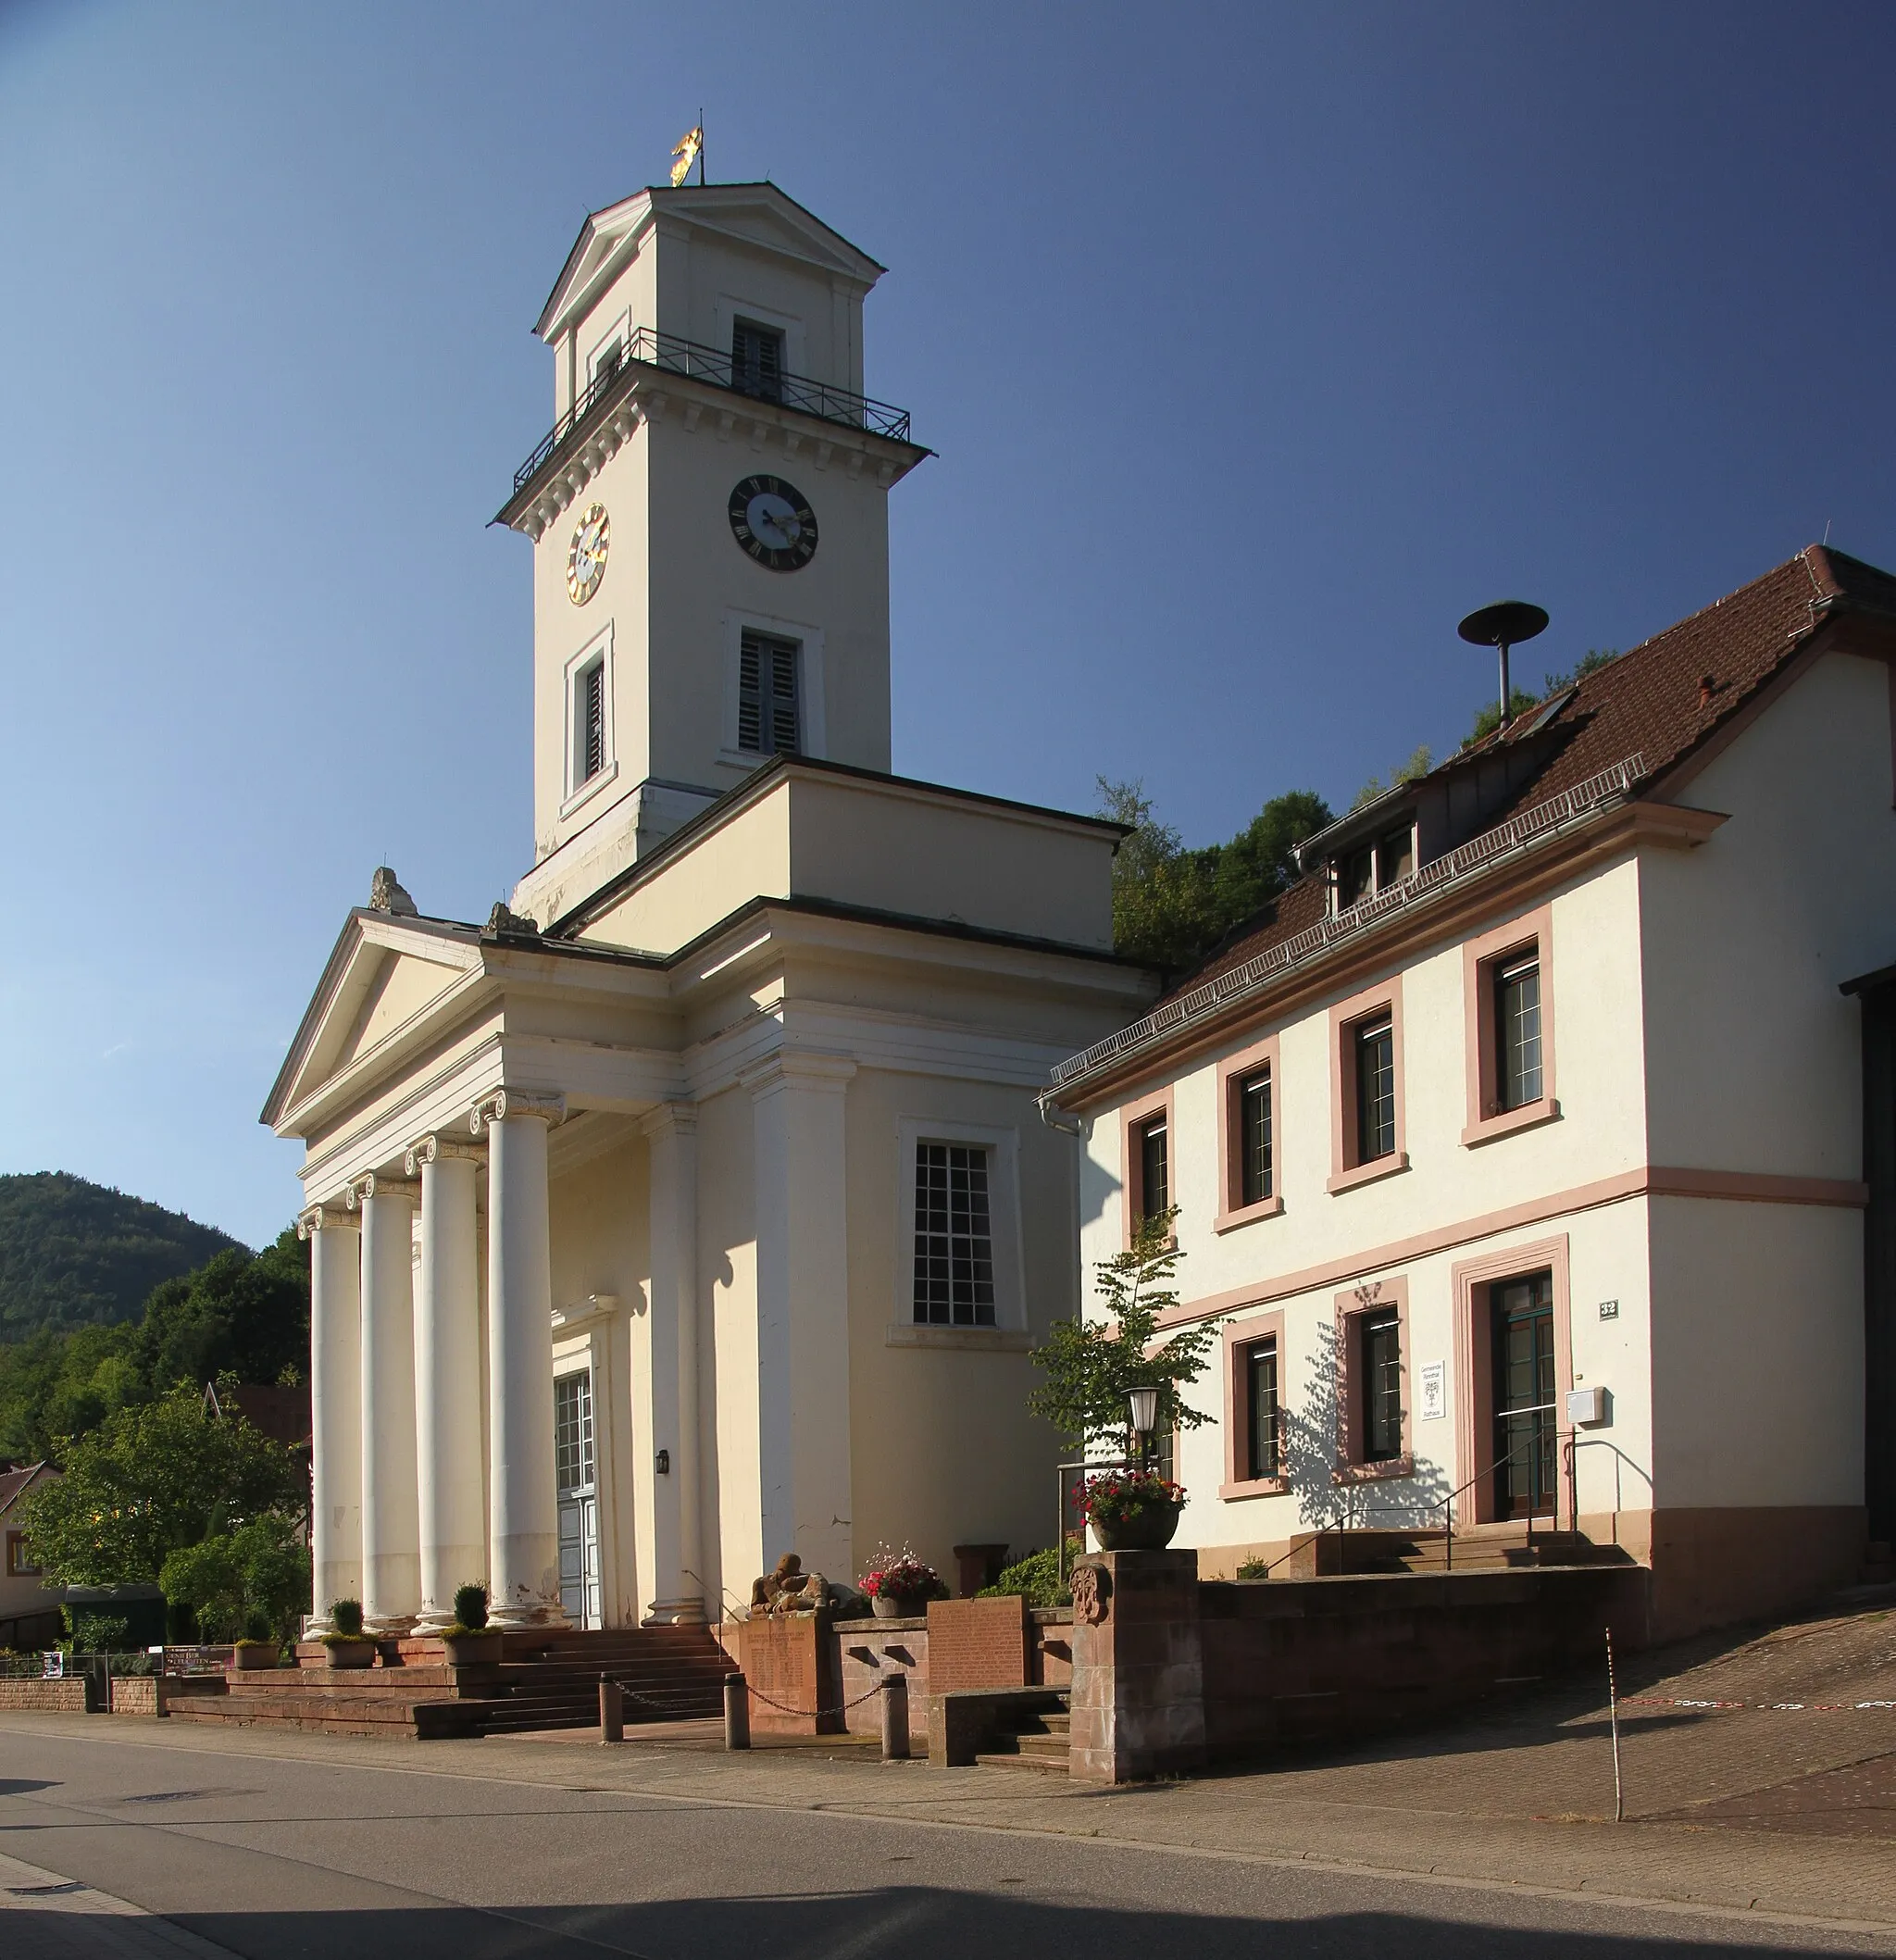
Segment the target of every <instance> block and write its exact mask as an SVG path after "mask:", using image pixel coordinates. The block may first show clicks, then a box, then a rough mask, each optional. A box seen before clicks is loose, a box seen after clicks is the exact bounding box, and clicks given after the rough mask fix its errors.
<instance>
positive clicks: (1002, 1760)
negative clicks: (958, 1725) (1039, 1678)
mask: <svg viewBox="0 0 1896 1960" xmlns="http://www.w3.org/2000/svg"><path fill="white" fill-rule="evenodd" d="M1072 1726H1073V1717H1072V1716H1071V1714H1070V1713H1069V1712H1068V1710H1067V1706H1066V1696H1065V1695H1064V1694H1063V1695H1062V1696H1061V1697H1060V1706H1059V1707H1058V1708H1057V1709H1052V1708H1008V1709H1004V1710H1003V1711H1001V1713H1000V1716H999V1717H998V1722H997V1726H996V1728H995V1729H994V1731H993V1733H992V1735H990V1736H989V1738H988V1740H989V1742H990V1743H991V1744H992V1747H991V1748H988V1749H984V1750H982V1751H981V1753H980V1754H979V1755H977V1756H976V1757H975V1761H976V1762H977V1763H980V1764H984V1765H986V1766H988V1767H989V1768H991V1769H1038V1770H1040V1771H1042V1772H1043V1773H1044V1774H1045V1775H1048V1776H1057V1777H1064V1776H1066V1774H1067V1771H1068V1766H1069V1755H1070V1751H1071V1748H1072V1741H1073V1739H1072V1734H1071V1729H1072Z"/></svg>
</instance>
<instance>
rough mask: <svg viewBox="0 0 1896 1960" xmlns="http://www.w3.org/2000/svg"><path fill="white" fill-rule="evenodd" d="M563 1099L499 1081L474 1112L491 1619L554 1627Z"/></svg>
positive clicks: (558, 1618)
mask: <svg viewBox="0 0 1896 1960" xmlns="http://www.w3.org/2000/svg"><path fill="white" fill-rule="evenodd" d="M565 1114H566V1104H565V1101H564V1099H563V1098H561V1097H559V1096H534V1095H522V1094H520V1093H519V1092H518V1091H516V1090H511V1089H506V1090H503V1091H501V1092H500V1093H499V1094H498V1095H494V1096H491V1097H490V1098H489V1099H488V1100H487V1101H486V1102H485V1103H483V1104H481V1105H480V1108H478V1109H477V1110H476V1111H475V1112H474V1128H475V1133H476V1134H477V1135H479V1134H480V1132H481V1131H482V1130H485V1131H486V1132H487V1137H488V1143H489V1155H488V1164H487V1346H488V1356H489V1387H488V1398H489V1399H488V1428H489V1434H490V1436H491V1438H492V1446H493V1517H492V1519H491V1522H490V1525H489V1535H488V1547H489V1555H488V1572H489V1580H488V1583H489V1585H490V1587H491V1589H492V1593H493V1598H492V1601H491V1604H490V1605H489V1609H488V1611H489V1616H490V1617H491V1618H492V1619H493V1622H494V1624H495V1625H496V1626H501V1627H533V1626H549V1625H551V1626H562V1625H564V1624H565V1621H566V1615H565V1613H564V1612H563V1611H562V1610H561V1607H560V1601H559V1518H558V1511H557V1506H556V1504H555V1492H554V1460H553V1245H552V1228H551V1223H550V1218H549V1212H548V1205H547V1189H546V1134H547V1131H548V1130H549V1129H551V1127H552V1126H553V1125H554V1124H555V1123H556V1122H558V1121H559V1120H560V1118H561V1117H563V1116H564V1115H565Z"/></svg>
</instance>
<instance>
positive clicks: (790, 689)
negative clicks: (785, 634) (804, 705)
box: [737, 627, 803, 755]
mask: <svg viewBox="0 0 1896 1960" xmlns="http://www.w3.org/2000/svg"><path fill="white" fill-rule="evenodd" d="M800 652H801V648H800V647H799V646H798V643H796V642H795V641H794V640H785V639H781V638H780V637H779V636H778V635H777V634H775V633H763V632H758V631H755V630H754V629H752V628H750V627H745V628H744V630H743V631H742V635H741V636H740V639H739V642H738V686H737V745H738V747H739V748H740V749H742V750H745V751H746V752H747V753H749V754H752V755H801V754H802V753H803V717H802V713H801V711H800V710H801V704H800V702H799V700H798V689H797V678H798V676H797V668H798V666H799V664H800V663H799V660H798V655H799V653H800Z"/></svg>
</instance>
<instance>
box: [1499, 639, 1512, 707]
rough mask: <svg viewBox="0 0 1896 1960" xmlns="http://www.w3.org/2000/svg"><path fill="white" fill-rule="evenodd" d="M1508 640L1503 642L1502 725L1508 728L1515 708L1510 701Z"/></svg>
mask: <svg viewBox="0 0 1896 1960" xmlns="http://www.w3.org/2000/svg"><path fill="white" fill-rule="evenodd" d="M1508 693H1509V689H1508V680H1507V642H1506V641H1505V640H1503V642H1502V643H1501V725H1502V727H1503V728H1506V727H1507V726H1508V724H1509V723H1510V722H1511V721H1513V719H1514V710H1513V708H1512V706H1511V705H1509V702H1508Z"/></svg>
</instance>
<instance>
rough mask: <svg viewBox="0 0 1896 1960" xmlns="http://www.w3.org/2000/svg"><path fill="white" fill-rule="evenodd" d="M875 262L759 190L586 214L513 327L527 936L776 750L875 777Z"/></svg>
mask: <svg viewBox="0 0 1896 1960" xmlns="http://www.w3.org/2000/svg"><path fill="white" fill-rule="evenodd" d="M882 269H883V268H881V267H880V266H879V265H878V264H877V263H876V262H875V260H874V259H872V258H870V257H868V256H867V255H866V254H864V253H862V252H860V251H858V250H857V249H856V248H855V246H854V245H852V244H851V243H849V242H848V241H847V240H846V239H844V238H842V237H841V236H839V235H838V234H837V233H836V232H835V231H831V230H830V229H829V226H828V225H826V224H824V223H822V222H821V220H820V219H818V218H815V217H813V216H812V215H811V214H810V213H809V212H808V211H806V210H805V209H804V208H803V206H801V205H799V204H797V203H796V202H795V201H794V200H793V199H792V198H790V197H788V196H786V195H785V194H783V193H782V192H781V191H780V190H779V189H777V187H776V186H775V185H774V184H768V183H762V184H711V185H699V186H685V187H682V188H679V189H664V188H653V189H648V190H644V191H641V192H639V193H637V194H635V195H633V196H631V197H628V198H626V199H624V200H622V201H621V202H619V203H617V204H615V205H612V206H608V207H607V208H606V209H605V210H603V211H598V212H595V213H594V214H593V215H592V217H590V218H588V219H587V220H586V223H585V225H584V226H583V228H582V229H581V231H580V236H579V239H578V241H577V242H576V243H575V244H574V245H573V248H572V251H571V252H570V253H569V254H568V258H567V262H566V265H565V267H564V268H563V269H562V271H561V273H560V277H559V281H558V282H557V284H556V285H555V287H554V290H553V293H552V296H551V297H550V298H549V299H548V301H547V303H546V306H545V308H544V310H543V312H542V314H541V316H540V318H539V321H538V322H537V324H536V326H535V330H534V331H536V332H537V333H538V334H539V336H540V338H541V339H542V340H543V341H544V342H545V343H546V344H547V345H548V346H549V347H551V348H552V350H553V354H554V410H555V422H554V427H553V429H552V431H551V432H550V433H549V434H548V435H547V437H546V438H545V439H544V440H543V442H542V443H540V445H539V446H538V447H537V448H536V449H535V450H534V452H533V454H532V455H531V456H529V457H528V459H527V460H526V462H525V463H524V464H523V465H522V466H521V468H519V470H518V472H517V473H516V477H515V482H514V491H513V494H512V495H511V496H510V497H509V498H508V500H507V502H506V504H505V506H504V507H503V508H502V510H501V512H500V514H499V518H498V519H497V521H499V522H501V523H505V524H506V525H508V526H509V527H511V528H512V529H513V530H515V531H520V532H522V533H523V534H524V535H525V536H527V537H528V538H529V539H530V540H531V541H532V544H533V639H534V655H533V657H534V668H533V857H534V868H533V870H532V871H530V873H529V874H528V875H527V877H526V878H525V879H523V880H521V882H520V885H519V886H518V888H517V891H516V893H515V895H514V905H515V909H517V910H518V911H522V912H527V913H530V914H531V915H532V916H534V917H535V918H537V919H538V920H539V921H540V923H541V924H542V925H543V926H544V925H547V924H549V923H551V922H552V921H553V920H555V919H556V918H561V917H563V916H565V915H566V914H567V913H568V912H570V911H571V910H572V908H573V907H574V906H575V905H579V904H580V903H582V902H583V901H584V899H585V898H586V897H587V896H589V895H590V894H591V893H592V892H593V891H595V890H597V889H598V887H599V886H600V885H601V884H603V883H604V882H605V880H607V879H609V878H611V877H613V876H614V875H615V874H616V873H617V872H619V871H621V870H623V869H624V868H626V867H627V866H628V865H630V863H631V862H632V861H634V860H635V859H636V858H638V857H639V856H641V855H644V854H646V853H648V852H650V851H651V850H652V849H653V848H654V847H655V845H656V844H657V843H660V842H662V841H663V840H664V839H665V838H666V837H667V836H668V835H669V834H670V833H671V832H672V831H673V830H677V829H678V827H679V826H680V824H682V823H684V822H685V821H687V820H688V819H689V818H692V817H693V816H695V815H696V814H697V812H698V811H700V810H701V809H704V808H705V806H706V805H709V804H710V803H711V802H713V801H714V800H715V799H716V798H717V797H718V796H720V795H722V794H723V793H725V792H726V791H728V790H730V789H732V788H734V787H736V786H737V785H738V784H739V783H741V782H742V781H743V780H744V779H745V778H746V777H747V776H748V775H749V774H750V773H751V772H752V771H754V770H755V769H756V768H759V767H760V766H761V765H763V764H764V763H766V762H767V761H768V760H769V759H770V757H771V756H773V755H778V754H782V753H791V754H795V755H807V756H811V757H814V758H817V759H818V760H828V761H834V762H842V763H849V764H854V765H855V766H857V767H859V768H867V769H875V770H880V771H886V770H887V769H888V768H889V766H890V716H889V543H888V540H889V531H888V513H887V505H886V499H887V496H888V493H889V491H890V489H891V487H892V485H893V484H894V483H895V482H896V481H899V480H900V479H901V478H902V477H903V476H904V475H906V474H907V472H908V471H909V470H910V469H912V468H914V467H915V466H916V464H917V463H918V462H919V461H920V460H921V459H922V457H923V456H926V455H928V454H929V452H928V451H927V450H925V449H922V448H920V447H918V446H917V444H916V443H913V442H911V441H910V440H909V430H908V418H907V416H906V415H905V414H904V413H903V412H902V411H901V410H899V409H896V408H892V407H889V406H886V405H885V404H883V403H880V402H876V401H872V400H870V399H868V398H867V396H865V394H864V393H863V392H862V390H863V351H862V306H863V299H864V297H865V295H866V294H867V293H868V291H869V289H870V287H871V286H873V285H874V284H875V282H876V281H877V280H878V279H879V277H880V276H881V272H882Z"/></svg>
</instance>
